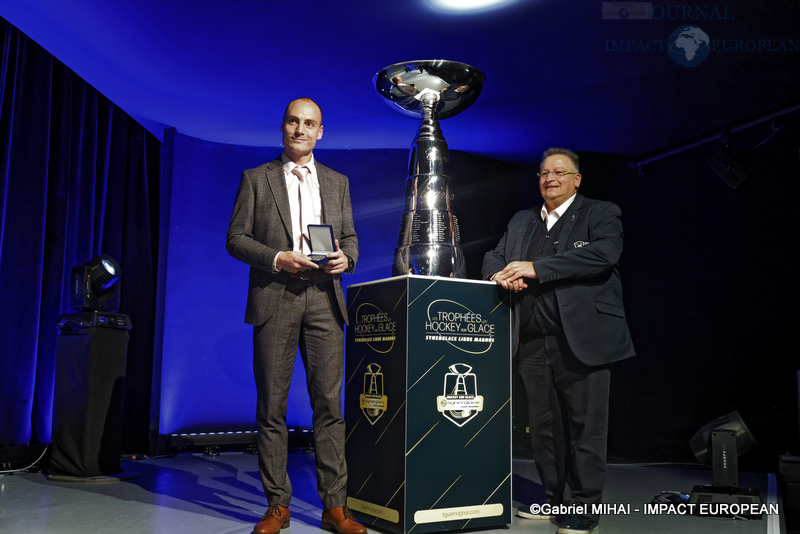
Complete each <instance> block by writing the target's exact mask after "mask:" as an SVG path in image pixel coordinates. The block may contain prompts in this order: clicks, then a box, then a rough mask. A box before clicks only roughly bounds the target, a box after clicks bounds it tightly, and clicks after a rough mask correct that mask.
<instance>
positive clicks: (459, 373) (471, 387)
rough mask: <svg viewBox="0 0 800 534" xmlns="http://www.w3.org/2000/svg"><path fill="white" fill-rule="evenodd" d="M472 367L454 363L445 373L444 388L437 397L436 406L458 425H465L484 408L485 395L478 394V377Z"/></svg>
mask: <svg viewBox="0 0 800 534" xmlns="http://www.w3.org/2000/svg"><path fill="white" fill-rule="evenodd" d="M470 371H472V367H471V366H469V365H467V364H465V363H454V364H453V365H451V366H450V372H449V373H446V374H445V375H444V390H443V392H442V395H439V396H438V397H436V408H437V410H439V412H441V413H442V415H444V416H445V417H446V418H447V419H449V420H450V421H451V422H452V423H453V424H455V425H456V426H464V425H465V424H467V423H468V422H469V421H471V420H472V418H474V417H475V416H476V415H478V412H480V411H482V410H483V396H481V395H478V378H477V377H476V376H475V373H472V372H470Z"/></svg>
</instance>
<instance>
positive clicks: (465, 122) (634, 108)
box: [0, 0, 800, 160]
mask: <svg viewBox="0 0 800 534" xmlns="http://www.w3.org/2000/svg"><path fill="white" fill-rule="evenodd" d="M435 1H437V0H396V1H385V0H384V1H381V0H348V1H340V2H330V1H323V0H309V1H305V2H288V1H280V2H278V1H274V0H235V1H230V2H220V1H218V0H215V1H208V0H192V1H188V0H167V1H164V0H158V1H156V0H137V1H132V0H113V1H108V0H102V1H101V0H69V1H66V2H65V1H63V0H0V15H2V16H3V17H4V18H6V19H7V20H8V21H9V22H11V23H12V24H14V25H15V26H17V27H18V28H19V29H20V30H22V31H23V32H24V33H26V34H27V35H28V36H29V37H31V38H32V39H34V40H35V41H37V42H38V43H39V44H41V45H42V46H43V47H44V48H45V49H47V50H48V51H49V52H51V53H52V54H53V55H54V56H55V57H56V58H58V59H59V60H61V61H63V62H64V63H65V64H66V65H67V66H69V67H70V68H72V69H73V70H74V71H75V72H77V73H78V74H79V75H80V76H82V77H83V78H84V79H86V80H87V81H88V82H89V83H91V84H92V85H94V86H95V87H96V88H97V89H99V90H100V91H101V92H102V93H103V94H105V95H106V96H107V97H108V98H110V99H111V100H112V101H113V102H114V103H116V104H117V105H119V106H120V107H121V108H122V109H124V110H125V111H127V112H128V113H129V114H131V115H132V116H134V117H135V118H137V119H138V120H140V121H141V122H143V124H145V126H148V127H149V128H151V129H153V130H154V131H155V132H156V133H157V134H158V130H159V126H164V125H165V126H174V127H176V128H177V129H178V131H179V132H181V133H183V134H186V135H190V136H194V137H198V138H201V139H205V140H210V141H218V142H223V143H231V144H242V145H255V146H278V144H279V142H280V134H279V131H278V128H279V125H280V118H281V116H282V114H283V109H284V107H285V105H286V103H287V102H288V101H289V100H291V99H292V98H295V97H297V96H310V97H311V98H313V99H315V100H317V101H318V102H319V103H320V104H321V106H322V108H323V110H324V113H325V135H324V138H323V140H322V141H320V144H319V145H318V146H319V147H320V148H339V149H341V148H358V149H360V148H407V147H408V146H409V145H410V143H411V140H412V138H413V136H414V132H415V131H416V127H417V125H416V123H415V122H414V121H413V120H410V119H408V118H406V117H403V116H401V115H399V114H397V113H394V112H392V111H391V110H390V109H389V108H388V107H386V106H385V105H384V104H383V103H382V102H381V101H380V100H379V98H378V96H377V94H376V92H375V90H374V87H373V86H372V78H373V76H374V74H375V73H376V72H377V71H379V70H381V69H383V68H384V67H386V66H388V65H390V64H393V63H398V62H403V61H411V60H423V59H449V60H454V61H459V62H463V63H467V64H470V65H473V66H474V67H477V68H478V69H480V70H482V71H483V72H484V73H485V75H486V84H485V86H484V89H483V93H482V94H481V96H480V98H479V99H478V100H477V102H476V103H475V104H474V105H473V106H472V107H471V108H469V109H468V110H467V111H466V112H464V113H462V114H460V115H458V116H457V117H454V118H451V119H446V120H444V121H442V129H443V131H444V135H445V138H446V139H447V141H448V144H449V146H450V148H451V149H457V150H463V151H468V152H472V153H476V154H482V155H487V156H492V157H496V158H500V159H507V160H517V159H527V158H529V157H530V156H529V155H530V154H531V153H532V152H536V153H538V152H540V151H541V150H542V149H543V148H546V147H547V146H554V145H555V146H566V147H571V148H574V149H576V150H583V151H598V152H610V153H617V154H620V153H622V154H643V153H648V152H651V151H655V150H659V149H662V148H663V147H666V146H668V145H671V144H673V143H677V142H680V141H683V140H685V139H689V138H692V137H694V136H697V135H700V134H703V133H705V132H711V131H714V130H717V129H720V128H723V127H725V126H726V125H728V124H730V123H733V122H735V121H740V120H743V119H746V118H748V117H754V116H758V115H760V114H763V113H765V112H767V111H768V110H772V109H779V108H782V107H786V106H788V105H790V104H796V103H798V101H799V100H800V91H799V90H798V89H800V68H799V67H800V49H799V48H800V47H799V46H798V45H800V6H799V5H798V3H797V2H795V1H789V0H782V1H771V2H755V1H752V0H750V1H742V0H732V1H725V2H724V3H719V4H713V3H712V4H699V5H698V4H695V3H690V2H689V3H686V4H678V3H661V4H659V3H649V2H648V3H641V2H640V3H628V2H623V3H620V2H606V3H604V2H600V1H565V0H506V1H505V2H504V3H502V4H501V5H500V6H498V7H496V8H494V9H484V10H481V11H476V12H465V13H453V12H447V11H445V10H443V9H442V8H438V7H435V5H434V2H435ZM611 4H614V5H613V6H612V5H611ZM620 5H626V6H630V7H631V9H630V11H629V13H635V12H636V9H640V10H641V9H644V8H645V7H647V6H650V7H651V9H652V14H653V17H652V18H650V19H644V20H643V19H640V18H638V17H637V16H636V15H635V14H634V15H630V16H628V18H627V19H621V18H619V17H617V18H616V20H614V19H612V18H604V10H605V13H617V12H619V9H620ZM704 6H705V7H704ZM609 10H610V11H609ZM606 17H608V15H607V16H606ZM686 25H691V26H697V27H698V28H700V29H701V30H702V31H703V32H705V34H707V35H708V36H709V39H710V40H711V43H710V45H711V51H710V53H709V55H708V57H707V58H706V59H705V60H704V61H703V62H702V63H700V64H698V65H696V66H691V67H686V66H681V65H680V64H678V63H677V62H676V61H674V60H673V59H672V58H671V56H670V54H669V52H668V50H667V44H668V43H667V40H668V38H669V36H670V35H671V34H672V33H673V31H675V30H676V29H677V28H679V27H681V26H686Z"/></svg>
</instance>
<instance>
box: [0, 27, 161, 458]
mask: <svg viewBox="0 0 800 534" xmlns="http://www.w3.org/2000/svg"><path fill="white" fill-rule="evenodd" d="M0 35H1V36H2V39H3V42H2V58H1V59H2V72H0V77H1V78H0V106H2V107H1V108H0V206H2V213H0V287H1V288H2V289H1V290H0V314H2V321H0V354H1V355H2V357H0V410H1V412H0V449H2V450H13V449H17V448H24V447H26V446H29V445H38V444H46V443H48V442H49V441H50V439H51V431H52V428H51V426H52V403H53V384H54V369H55V357H56V324H57V322H58V316H59V315H60V314H62V313H70V312H72V311H73V310H71V309H70V307H69V295H68V290H67V282H68V280H69V277H70V272H71V269H72V267H73V266H76V265H80V264H82V263H85V262H87V261H89V260H90V259H92V258H93V257H95V256H97V255H98V254H99V253H101V252H104V253H107V254H109V255H111V256H112V257H114V258H115V259H116V260H117V261H119V263H120V265H121V270H122V280H121V284H122V300H121V311H122V312H123V313H126V314H128V315H130V317H131V319H132V322H133V330H132V336H131V342H130V345H129V351H128V372H127V375H128V388H127V391H126V404H125V421H124V427H125V436H124V437H125V441H126V442H127V443H128V444H129V445H130V446H132V447H134V448H137V447H140V446H141V447H143V446H146V444H147V442H146V439H147V426H148V419H149V413H148V409H149V404H150V375H151V367H152V348H153V322H154V313H153V310H154V304H155V300H154V299H155V290H154V288H155V275H156V270H155V268H156V251H157V235H158V234H157V231H158V214H159V205H158V203H159V184H158V176H159V172H160V169H159V150H160V143H159V142H158V141H157V140H156V139H155V138H154V137H153V136H152V135H151V134H149V133H147V132H146V131H145V130H144V128H142V126H140V125H139V124H137V123H136V122H135V121H133V120H132V119H131V118H130V117H129V116H128V115H126V114H125V113H124V112H122V110H120V109H119V108H118V107H117V106H115V105H114V104H112V103H111V102H110V101H109V100H108V99H106V98H105V97H104V96H103V95H101V94H99V93H98V92H97V91H96V90H95V89H93V88H92V87H91V86H89V85H88V84H87V83H86V82H84V81H83V80H82V79H80V78H79V77H77V76H76V75H75V74H74V73H73V72H72V71H70V70H69V69H67V68H66V67H65V66H64V65H63V64H61V63H60V62H58V61H57V60H55V59H54V58H53V57H52V56H51V55H50V54H48V53H47V52H45V51H44V50H43V49H42V48H41V47H39V46H38V45H37V44H36V43H34V42H32V41H31V40H30V39H28V38H27V37H25V36H24V35H23V34H21V33H20V32H19V31H18V30H17V29H15V28H14V27H12V26H11V25H9V24H8V23H6V22H5V21H4V20H2V19H0ZM12 456H13V455H12ZM12 459H13V458H12ZM8 461H11V460H8Z"/></svg>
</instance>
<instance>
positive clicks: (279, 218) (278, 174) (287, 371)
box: [226, 98, 366, 534]
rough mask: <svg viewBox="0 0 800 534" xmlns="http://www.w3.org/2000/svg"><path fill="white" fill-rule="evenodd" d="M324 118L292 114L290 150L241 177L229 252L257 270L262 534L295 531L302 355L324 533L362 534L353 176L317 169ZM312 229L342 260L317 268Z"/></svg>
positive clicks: (298, 109)
mask: <svg viewBox="0 0 800 534" xmlns="http://www.w3.org/2000/svg"><path fill="white" fill-rule="evenodd" d="M322 131H323V128H322V111H321V110H320V108H319V106H317V104H316V103H315V102H314V101H313V100H311V99H308V98H300V99H297V100H294V101H292V102H291V103H290V104H289V105H288V106H287V108H286V112H285V113H284V117H283V121H282V123H281V132H282V133H283V144H284V147H285V148H284V151H283V153H282V154H281V156H280V157H279V158H278V159H276V160H275V161H272V162H270V163H266V164H264V165H261V166H260V167H257V168H255V169H248V170H246V171H244V172H243V173H242V180H241V184H240V185H239V191H238V193H237V195H236V202H235V204H234V209H233V215H232V217H231V222H230V226H229V228H228V240H227V244H226V247H227V249H228V252H229V253H230V254H231V256H233V257H234V258H236V259H238V260H241V261H243V262H245V263H247V264H248V265H250V276H249V290H248V291H249V293H248V297H247V310H246V312H245V322H247V323H249V324H252V325H253V348H254V351H253V352H254V354H253V368H254V371H255V381H256V389H257V392H258V405H257V409H256V420H257V425H258V465H259V471H260V473H261V482H262V486H263V487H264V492H265V494H266V496H267V500H268V501H269V509H268V510H267V512H266V513H265V514H264V516H263V517H262V518H261V520H260V521H259V522H258V524H256V526H255V528H254V532H255V534H276V533H277V532H279V531H280V530H281V528H285V527H287V526H289V516H290V512H289V504H290V501H291V498H292V485H291V482H290V481H289V477H288V475H287V473H286V463H287V456H288V437H287V436H288V434H287V430H286V407H287V406H286V405H287V398H288V394H289V384H290V382H291V376H292V369H293V367H294V360H295V355H296V353H297V349H298V347H299V349H300V355H301V357H302V359H303V364H304V365H305V369H306V375H307V387H308V393H309V398H310V400H311V408H312V411H313V426H314V442H315V454H316V462H317V486H318V487H317V490H318V492H319V495H320V498H321V499H322V504H323V509H324V510H323V514H322V527H323V528H326V529H328V530H331V531H334V532H340V533H341V534H363V533H364V532H366V529H365V528H364V527H363V525H361V524H360V523H358V522H356V521H355V520H354V519H353V517H352V514H351V513H350V510H349V509H348V508H347V507H346V506H345V504H346V490H347V468H346V465H345V460H344V438H345V436H344V428H345V424H344V419H343V418H342V413H341V388H342V375H343V353H344V331H343V325H344V324H345V322H346V320H347V308H346V305H345V298H344V292H343V290H342V286H341V273H343V272H348V273H349V272H352V271H353V269H354V267H355V263H356V261H357V260H358V236H357V235H356V232H355V228H354V226H353V213H352V207H351V204H350V185H349V182H348V180H347V177H346V176H344V175H342V174H339V173H337V172H335V171H333V170H331V169H329V168H328V167H325V166H324V165H321V164H319V163H318V162H316V161H315V159H314V156H313V153H312V151H313V149H314V146H315V145H316V142H317V140H318V139H320V138H321V137H322ZM309 223H312V224H313V223H322V224H329V225H331V226H332V227H333V234H334V236H335V252H332V253H330V254H328V255H327V258H328V261H327V262H326V263H323V264H322V266H321V267H320V266H318V265H317V264H316V263H314V262H312V261H311V259H310V258H309V256H308V252H309V249H308V248H307V247H308V235H307V232H306V225H307V224H309Z"/></svg>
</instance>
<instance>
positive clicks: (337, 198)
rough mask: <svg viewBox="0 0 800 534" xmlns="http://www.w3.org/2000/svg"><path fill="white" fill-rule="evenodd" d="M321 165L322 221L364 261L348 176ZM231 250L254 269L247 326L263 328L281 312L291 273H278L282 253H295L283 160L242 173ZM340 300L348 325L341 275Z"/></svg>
mask: <svg viewBox="0 0 800 534" xmlns="http://www.w3.org/2000/svg"><path fill="white" fill-rule="evenodd" d="M314 161H315V165H316V168H317V176H318V177H319V188H320V196H321V197H322V198H321V200H322V219H323V220H322V222H323V224H330V225H332V226H333V235H334V237H335V238H336V239H338V240H339V248H340V249H341V250H342V252H344V253H345V254H346V255H347V256H349V257H351V258H353V261H354V262H356V261H358V236H357V235H356V231H355V227H354V226H353V209H352V206H351V204H350V182H349V181H348V179H347V176H344V175H343V174H339V173H338V172H336V171H334V170H332V169H329V168H328V167H325V166H324V165H321V164H320V163H319V162H317V161H316V159H315V160H314ZM226 248H227V249H228V252H229V253H230V255H231V256H233V257H234V258H236V259H238V260H240V261H243V262H245V263H247V264H248V265H250V286H249V293H248V296H247V309H246V312H245V322H246V323H249V324H252V325H260V324H263V323H264V322H266V321H267V319H269V318H270V316H271V315H272V312H273V310H275V309H276V307H277V306H276V304H277V301H278V300H279V299H280V298H281V295H282V294H283V290H284V289H285V287H286V281H287V278H288V274H287V273H286V272H280V273H277V274H275V273H273V272H272V264H273V261H274V259H275V256H276V255H277V254H278V252H281V251H284V250H292V216H291V213H290V208H289V194H288V192H287V190H286V180H285V179H284V175H283V163H282V162H281V159H280V157H279V158H278V159H276V160H274V161H271V162H269V163H265V164H264V165H261V166H259V167H256V168H255V169H247V170H246V171H244V172H243V173H242V181H241V183H240V184H239V192H238V193H237V194H236V202H235V204H234V209H233V215H232V216H231V222H230V225H229V226H228V240H227V243H226ZM333 285H334V288H335V290H336V298H337V300H338V303H339V308H340V310H341V313H342V318H343V319H344V321H345V322H347V307H346V304H345V298H344V291H343V290H342V284H341V275H335V276H334V284H333Z"/></svg>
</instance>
